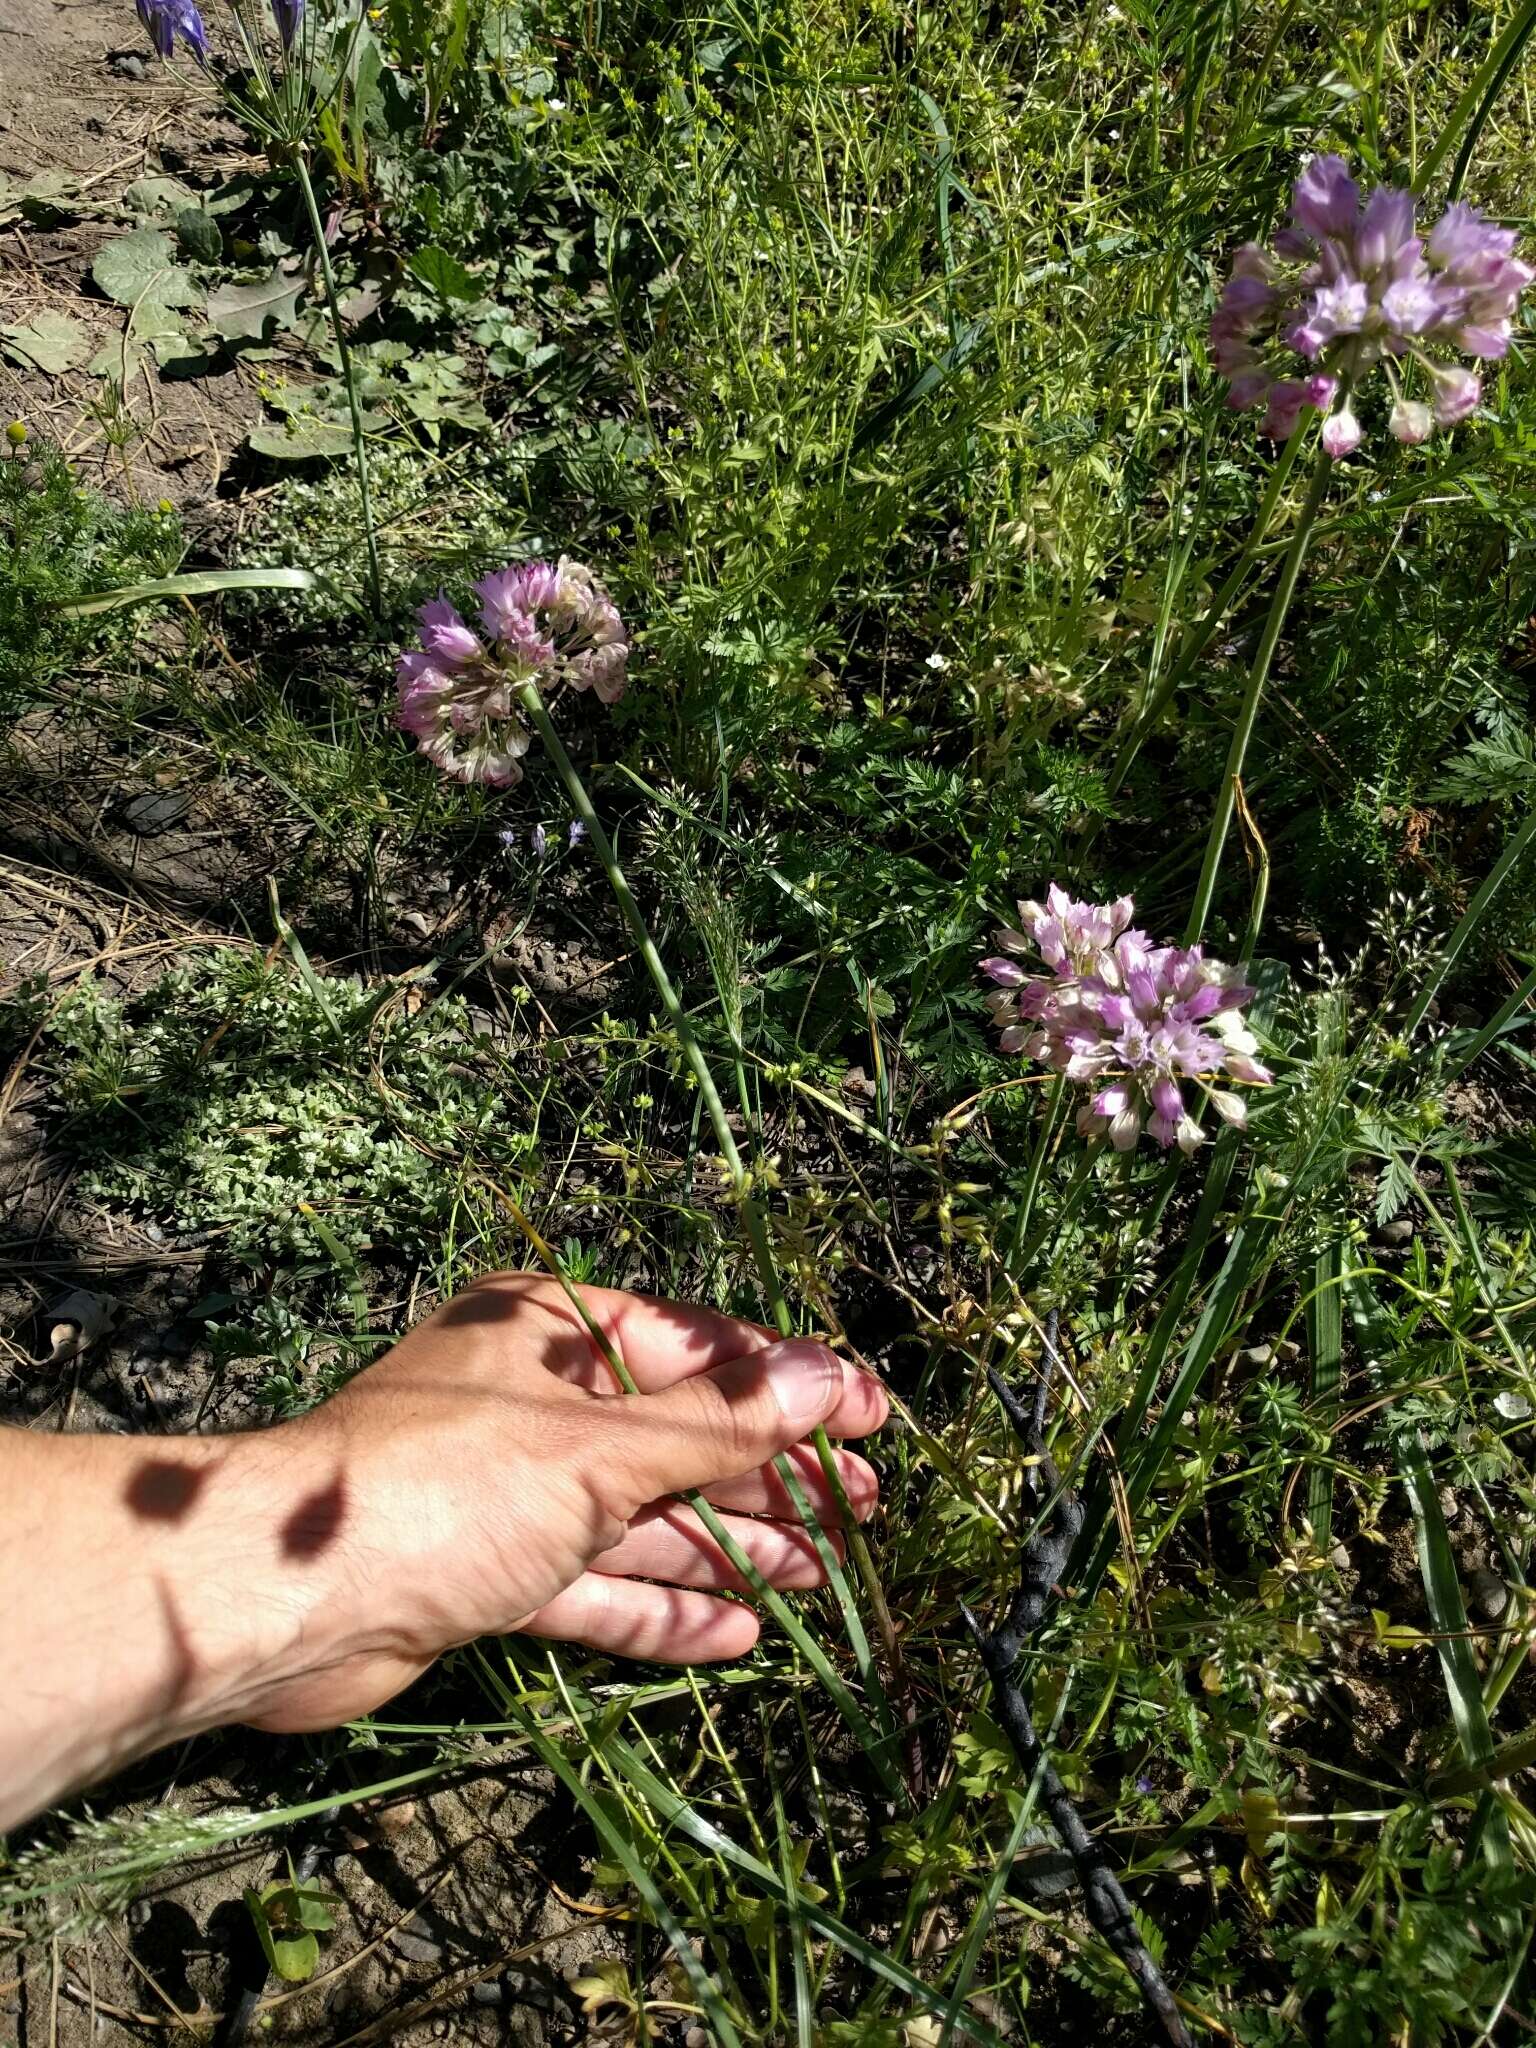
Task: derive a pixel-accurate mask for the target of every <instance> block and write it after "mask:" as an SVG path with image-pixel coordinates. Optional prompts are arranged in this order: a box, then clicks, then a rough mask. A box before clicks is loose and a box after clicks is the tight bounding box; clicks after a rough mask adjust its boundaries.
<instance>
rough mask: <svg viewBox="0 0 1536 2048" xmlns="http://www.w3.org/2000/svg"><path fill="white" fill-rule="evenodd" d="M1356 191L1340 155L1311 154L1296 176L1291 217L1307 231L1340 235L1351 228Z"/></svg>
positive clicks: (1357, 208) (1357, 205)
mask: <svg viewBox="0 0 1536 2048" xmlns="http://www.w3.org/2000/svg"><path fill="white" fill-rule="evenodd" d="M1359 211H1360V192H1359V189H1358V187H1357V186H1356V184H1355V181H1354V179H1353V178H1352V177H1351V176H1350V175H1349V165H1348V164H1347V163H1346V162H1345V161H1344V159H1343V157H1341V156H1315V157H1313V159H1312V161H1311V162H1310V163H1309V164H1308V165H1307V167H1306V169H1305V170H1304V171H1303V172H1302V174H1301V176H1300V177H1299V178H1298V179H1297V180H1296V186H1295V190H1294V191H1293V193H1292V195H1291V218H1292V220H1293V221H1294V222H1295V223H1296V226H1297V227H1298V228H1302V229H1304V230H1305V231H1306V232H1307V233H1308V234H1309V235H1317V236H1319V237H1321V236H1323V235H1335V236H1338V237H1340V238H1342V237H1343V236H1345V235H1349V234H1352V233H1353V232H1354V227H1355V221H1356V218H1357V216H1358V214H1359Z"/></svg>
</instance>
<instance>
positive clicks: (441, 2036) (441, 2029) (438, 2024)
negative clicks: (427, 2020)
mask: <svg viewBox="0 0 1536 2048" xmlns="http://www.w3.org/2000/svg"><path fill="white" fill-rule="evenodd" d="M432 2038H433V2040H434V2041H446V2040H447V2038H448V2022H447V2021H446V2020H434V2021H433V2022H432Z"/></svg>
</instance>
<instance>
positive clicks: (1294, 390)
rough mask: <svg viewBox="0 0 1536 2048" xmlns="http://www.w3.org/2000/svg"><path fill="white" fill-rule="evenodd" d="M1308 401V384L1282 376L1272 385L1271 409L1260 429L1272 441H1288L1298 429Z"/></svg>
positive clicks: (1270, 394) (1270, 395)
mask: <svg viewBox="0 0 1536 2048" xmlns="http://www.w3.org/2000/svg"><path fill="white" fill-rule="evenodd" d="M1306 403H1307V387H1306V385H1305V384H1299V383H1297V382H1296V380H1295V379H1294V378H1290V377H1286V378H1282V379H1281V381H1280V382H1279V383H1278V384H1274V385H1272V386H1271V387H1270V393H1269V409H1268V411H1267V412H1266V413H1265V415H1264V424H1263V426H1262V428H1261V429H1260V431H1261V432H1262V433H1264V434H1267V435H1268V436H1269V438H1270V440H1271V441H1288V440H1289V439H1290V438H1291V436H1292V434H1294V433H1295V431H1296V422H1297V421H1298V420H1299V419H1300V418H1301V415H1302V410H1303V408H1304V407H1305V405H1306Z"/></svg>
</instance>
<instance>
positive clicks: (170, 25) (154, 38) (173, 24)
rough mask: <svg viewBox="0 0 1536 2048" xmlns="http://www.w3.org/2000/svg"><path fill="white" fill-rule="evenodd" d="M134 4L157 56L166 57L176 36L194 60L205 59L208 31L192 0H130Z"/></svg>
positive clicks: (200, 60) (206, 59)
mask: <svg viewBox="0 0 1536 2048" xmlns="http://www.w3.org/2000/svg"><path fill="white" fill-rule="evenodd" d="M134 4H135V7H136V8H137V10H138V16H139V19H140V21H142V22H143V24H144V26H145V28H146V29H147V30H148V32H149V40H150V41H151V42H152V43H153V44H154V46H155V49H156V51H157V52H158V53H159V55H160V56H162V57H169V56H170V54H171V52H172V50H173V49H174V48H175V47H176V38H177V37H178V36H180V38H181V40H182V41H183V42H184V43H185V44H186V45H187V47H188V49H189V50H190V51H191V52H192V54H193V56H194V57H196V59H197V61H198V63H199V64H206V63H207V61H208V32H207V30H206V29H205V28H204V27H203V17H202V16H201V15H200V14H199V13H198V11H197V8H196V6H195V5H194V0H134Z"/></svg>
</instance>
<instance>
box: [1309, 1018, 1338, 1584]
mask: <svg viewBox="0 0 1536 2048" xmlns="http://www.w3.org/2000/svg"><path fill="white" fill-rule="evenodd" d="M1345 1020H1346V1009H1345V1000H1344V992H1343V990H1342V989H1330V990H1329V991H1327V993H1325V994H1324V996H1323V998H1322V1000H1321V1002H1320V1003H1319V1005H1318V1012H1317V1040H1316V1044H1317V1056H1318V1058H1319V1059H1328V1058H1331V1057H1333V1056H1334V1055H1336V1054H1338V1053H1342V1052H1343V1050H1344V1036H1345ZM1343 1272H1344V1246H1343V1242H1342V1240H1341V1239H1339V1238H1338V1237H1333V1238H1331V1239H1330V1241H1329V1242H1328V1243H1327V1244H1325V1245H1324V1247H1323V1249H1322V1250H1321V1251H1320V1252H1319V1253H1318V1255H1317V1258H1316V1261H1315V1262H1314V1264H1313V1267H1312V1289H1311V1292H1310V1293H1309V1295H1308V1296H1307V1306H1306V1324H1307V1352H1308V1356H1309V1358H1310V1360H1311V1366H1312V1406H1313V1409H1314V1411H1315V1413H1316V1416H1317V1420H1318V1422H1319V1424H1320V1425H1326V1426H1327V1427H1329V1428H1331V1427H1332V1426H1333V1424H1334V1423H1335V1422H1336V1421H1337V1419H1338V1413H1339V1376H1340V1367H1341V1362H1342V1358H1343V1352H1344V1298H1343V1296H1342V1294H1341V1293H1340V1291H1339V1288H1340V1283H1341V1280H1342V1278H1343ZM1307 1511H1308V1513H1309V1515H1310V1517H1311V1521H1312V1537H1313V1541H1314V1542H1315V1543H1316V1545H1317V1547H1318V1549H1319V1550H1323V1551H1326V1550H1327V1549H1328V1548H1329V1546H1330V1544H1331V1543H1332V1541H1333V1466H1332V1464H1331V1463H1330V1462H1328V1461H1327V1460H1323V1461H1322V1462H1320V1463H1319V1464H1317V1465H1316V1466H1314V1467H1313V1470H1312V1475H1311V1481H1310V1484H1309V1487H1308V1493H1307Z"/></svg>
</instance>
